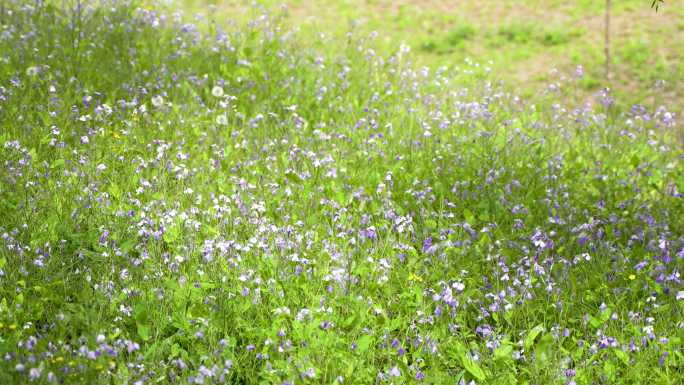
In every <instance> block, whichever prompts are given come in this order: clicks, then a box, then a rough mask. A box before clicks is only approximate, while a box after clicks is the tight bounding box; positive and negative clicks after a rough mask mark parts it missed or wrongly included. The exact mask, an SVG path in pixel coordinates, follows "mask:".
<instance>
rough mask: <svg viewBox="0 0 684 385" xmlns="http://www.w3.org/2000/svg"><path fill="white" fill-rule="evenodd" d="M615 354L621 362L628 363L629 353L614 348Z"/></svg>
mask: <svg viewBox="0 0 684 385" xmlns="http://www.w3.org/2000/svg"><path fill="white" fill-rule="evenodd" d="M615 355H616V356H617V358H619V359H620V361H622V363H623V364H625V365H629V354H627V353H626V352H625V351H624V350H621V349H615Z"/></svg>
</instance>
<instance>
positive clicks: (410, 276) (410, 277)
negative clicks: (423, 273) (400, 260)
mask: <svg viewBox="0 0 684 385" xmlns="http://www.w3.org/2000/svg"><path fill="white" fill-rule="evenodd" d="M408 279H409V281H418V282H423V278H420V277H419V276H417V275H415V274H413V273H411V274H409V277H408Z"/></svg>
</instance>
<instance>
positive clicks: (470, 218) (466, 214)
mask: <svg viewBox="0 0 684 385" xmlns="http://www.w3.org/2000/svg"><path fill="white" fill-rule="evenodd" d="M463 217H464V218H465V220H466V222H468V224H474V223H475V216H474V215H473V213H472V212H470V210H468V209H465V210H463Z"/></svg>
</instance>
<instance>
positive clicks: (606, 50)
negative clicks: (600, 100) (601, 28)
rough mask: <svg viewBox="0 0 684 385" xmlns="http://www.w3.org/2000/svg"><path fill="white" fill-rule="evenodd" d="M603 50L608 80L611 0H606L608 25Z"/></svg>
mask: <svg viewBox="0 0 684 385" xmlns="http://www.w3.org/2000/svg"><path fill="white" fill-rule="evenodd" d="M605 27H606V28H605V42H604V47H603V52H604V53H605V55H606V63H605V66H606V68H605V70H606V81H609V80H610V0H606V26H605Z"/></svg>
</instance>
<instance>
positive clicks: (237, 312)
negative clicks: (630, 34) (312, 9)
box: [0, 0, 684, 384]
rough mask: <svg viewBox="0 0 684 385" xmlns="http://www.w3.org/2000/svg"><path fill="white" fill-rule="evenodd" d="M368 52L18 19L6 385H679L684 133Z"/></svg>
mask: <svg viewBox="0 0 684 385" xmlns="http://www.w3.org/2000/svg"><path fill="white" fill-rule="evenodd" d="M469 33H471V32H468V31H465V30H464V31H462V32H461V33H458V34H455V35H454V37H453V38H454V39H461V38H463V36H466V35H468V34H469ZM374 38H375V35H371V36H366V35H354V34H350V35H349V37H348V39H347V40H346V41H339V40H336V39H325V38H322V39H321V40H317V41H308V40H304V39H298V36H297V34H296V33H295V32H294V31H290V30H286V29H283V28H281V27H280V26H279V23H278V21H277V17H275V16H274V15H272V14H269V13H264V14H258V15H256V16H255V18H254V19H253V20H250V21H249V22H248V23H241V22H235V23H232V24H228V25H223V24H219V23H215V22H213V21H203V20H199V21H197V23H196V24H187V23H186V19H184V18H183V17H182V16H180V15H174V14H165V13H163V12H159V11H156V10H151V9H146V8H141V7H136V5H135V4H128V3H126V2H123V1H103V2H99V3H97V4H92V5H91V4H85V5H80V4H79V3H75V5H74V7H72V8H63V7H62V3H61V2H52V1H47V2H36V3H31V4H28V3H26V2H23V1H18V0H17V1H9V2H5V3H4V4H3V5H2V6H1V7H0V162H2V168H0V239H1V241H0V355H1V356H2V360H1V361H0V383H2V384H15V383H16V384H19V383H27V382H32V383H65V384H77V383H84V384H86V383H87V384H92V383H116V384H124V383H128V384H156V383H182V384H185V383H197V384H201V383H205V384H210V383H223V382H225V383H231V384H271V383H273V384H331V383H336V382H337V383H342V384H371V383H394V384H400V383H426V384H447V383H449V384H451V383H469V382H471V381H474V382H475V383H478V384H490V383H491V384H516V383H518V384H532V383H536V384H556V383H558V384H571V383H577V384H591V383H596V384H600V383H611V384H618V383H619V384H643V383H652V384H680V383H682V381H684V352H683V351H682V339H683V338H684V323H683V322H682V319H684V316H683V315H684V314H683V311H682V310H683V308H684V287H683V286H684V285H683V282H682V278H681V276H680V274H681V269H682V265H683V263H684V232H683V231H682V230H683V229H684V201H683V199H684V198H683V197H684V196H683V195H682V191H684V178H683V177H682V175H684V166H683V165H682V155H681V151H680V150H679V147H678V144H677V142H676V141H675V139H674V137H675V131H676V130H677V127H678V126H677V123H676V122H675V116H674V114H673V113H671V112H668V110H667V108H666V107H664V106H658V105H649V106H641V105H637V106H634V107H633V108H631V109H629V110H621V109H618V108H616V107H615V103H614V101H613V100H612V97H611V95H610V94H609V93H608V92H603V93H602V94H601V95H599V96H598V98H597V99H598V100H599V102H600V103H598V104H596V105H589V104H584V103H581V102H579V100H580V99H578V98H577V97H576V94H575V92H574V91H573V90H574V89H576V87H577V83H579V82H580V81H581V77H582V71H581V70H578V71H577V73H576V74H574V75H572V76H569V77H568V78H567V80H566V82H567V83H566V84H563V86H562V87H559V86H558V84H554V85H553V86H552V87H549V89H548V91H547V92H546V93H545V94H544V96H543V97H540V98H539V99H537V100H534V101H526V100H523V99H521V98H520V97H518V96H516V93H515V92H514V90H510V89H506V88H503V87H501V86H499V85H497V84H495V83H493V82H491V81H490V77H491V74H490V73H489V71H487V70H485V69H482V68H481V67H480V66H479V65H477V64H474V63H470V62H466V63H463V64H459V65H458V66H454V67H450V68H446V67H442V68H437V69H434V68H433V69H429V68H420V69H417V68H414V67H413V65H412V64H411V59H410V58H411V56H410V53H409V52H408V51H409V50H408V49H407V48H406V47H401V49H400V50H399V51H398V52H396V53H394V54H392V55H389V56H387V57H384V56H382V55H380V54H378V53H377V52H376V51H375V50H374V48H373V47H374ZM331 47H334V49H331ZM678 151H679V152H678Z"/></svg>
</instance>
